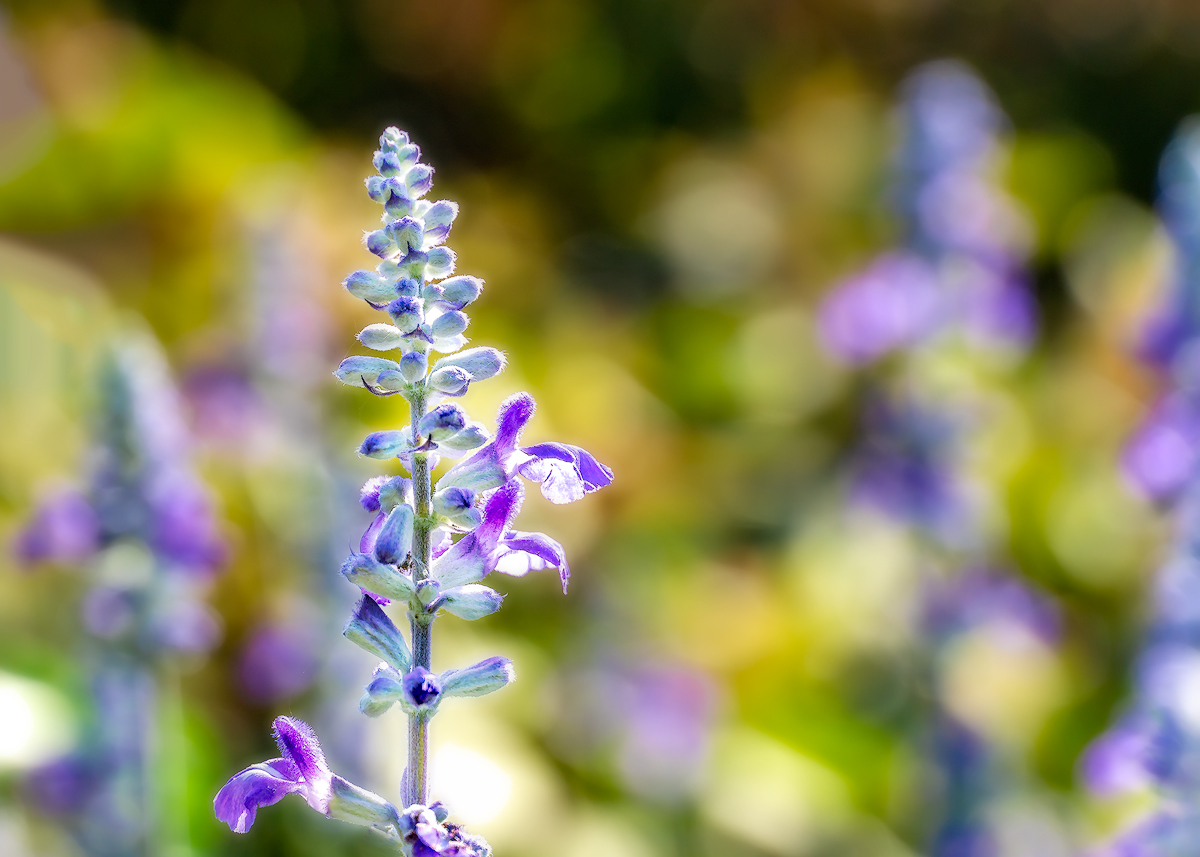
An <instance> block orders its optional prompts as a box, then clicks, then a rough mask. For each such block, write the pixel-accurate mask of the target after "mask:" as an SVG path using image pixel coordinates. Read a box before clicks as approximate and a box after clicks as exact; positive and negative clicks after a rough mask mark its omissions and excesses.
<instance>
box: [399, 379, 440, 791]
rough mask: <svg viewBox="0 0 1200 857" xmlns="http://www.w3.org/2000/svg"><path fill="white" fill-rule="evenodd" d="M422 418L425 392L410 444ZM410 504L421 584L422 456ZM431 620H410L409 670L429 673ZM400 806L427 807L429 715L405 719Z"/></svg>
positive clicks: (426, 549) (425, 505)
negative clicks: (405, 748) (404, 768)
mask: <svg viewBox="0 0 1200 857" xmlns="http://www.w3.org/2000/svg"><path fill="white" fill-rule="evenodd" d="M424 415H425V390H424V388H423V387H422V388H420V392H418V393H416V394H414V395H413V397H412V430H413V441H414V443H415V442H417V437H416V431H417V424H418V423H419V422H420V421H421V417H423V416H424ZM412 481H413V503H414V507H415V508H414V511H415V512H416V526H415V528H414V530H413V546H412V555H413V559H414V560H416V562H415V563H414V564H413V576H414V578H415V579H416V580H423V579H424V578H426V577H427V576H428V575H429V564H430V562H431V561H432V552H431V550H430V512H431V511H432V510H431V498H432V495H433V483H432V479H431V478H430V472H429V459H428V458H427V457H426V455H425V454H424V453H416V454H414V455H413V457H412ZM431 619H432V617H424V616H418V614H415V613H414V614H413V616H412V651H413V666H414V667H424V668H425V669H431V652H430V643H431V640H430V637H431V630H432V629H431V627H430V620H431ZM404 790H405V794H404V804H405V806H412V805H413V804H416V803H419V804H422V805H424V806H428V803H429V800H428V798H429V715H428V714H426V713H420V714H412V715H409V718H408V775H407V776H406V777H405V780H404Z"/></svg>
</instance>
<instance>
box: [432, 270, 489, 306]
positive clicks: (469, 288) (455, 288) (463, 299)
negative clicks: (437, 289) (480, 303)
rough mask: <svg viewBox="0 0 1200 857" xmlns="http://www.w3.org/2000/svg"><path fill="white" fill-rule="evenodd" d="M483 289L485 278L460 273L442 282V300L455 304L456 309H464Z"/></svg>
mask: <svg viewBox="0 0 1200 857" xmlns="http://www.w3.org/2000/svg"><path fill="white" fill-rule="evenodd" d="M482 291H483V280H481V279H479V278H478V277H469V276H466V275H465V274H464V275H460V276H457V277H451V278H450V279H448V280H446V281H445V282H444V283H442V300H444V301H446V302H447V303H449V304H453V305H454V307H455V309H462V308H463V307H465V306H466V305H467V304H469V303H472V302H473V301H475V299H476V298H478V297H479V293H480V292H482Z"/></svg>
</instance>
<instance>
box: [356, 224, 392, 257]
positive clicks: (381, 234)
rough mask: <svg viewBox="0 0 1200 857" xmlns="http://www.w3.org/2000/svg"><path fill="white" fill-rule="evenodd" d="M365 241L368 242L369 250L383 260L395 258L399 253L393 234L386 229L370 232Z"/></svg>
mask: <svg viewBox="0 0 1200 857" xmlns="http://www.w3.org/2000/svg"><path fill="white" fill-rule="evenodd" d="M363 241H365V242H366V244H367V249H368V250H370V251H371V252H372V253H374V254H375V255H376V256H378V257H379V258H381V259H386V258H387V257H389V256H394V255H396V253H397V252H399V248H398V247H397V246H396V242H395V241H394V240H392V236H391V233H389V232H388V231H387V230H386V229H376V230H375V231H374V232H368V233H367V234H366V235H365V236H364V237H363Z"/></svg>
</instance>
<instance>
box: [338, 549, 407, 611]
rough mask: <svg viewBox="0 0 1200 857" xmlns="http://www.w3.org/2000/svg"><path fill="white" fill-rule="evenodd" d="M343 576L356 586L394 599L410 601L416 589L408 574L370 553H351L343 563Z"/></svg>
mask: <svg viewBox="0 0 1200 857" xmlns="http://www.w3.org/2000/svg"><path fill="white" fill-rule="evenodd" d="M342 576H343V577H344V578H346V579H347V580H349V581H350V582H351V583H353V584H354V585H355V586H358V587H361V588H363V589H365V590H367V591H368V592H374V593H376V594H378V595H381V596H383V597H384V598H388V599H391V600H393V601H408V600H409V599H410V598H411V597H412V594H413V592H414V591H415V590H414V589H413V582H412V580H411V578H409V577H408V575H406V574H404V573H403V572H401V571H398V570H397V569H396V568H395V567H394V566H391V565H384V564H383V563H381V562H379V560H377V559H375V557H373V556H372V555H370V554H365V553H354V554H350V556H349V557H347V558H346V561H345V562H343V563H342ZM360 606H361V605H360ZM380 609H382V608H380Z"/></svg>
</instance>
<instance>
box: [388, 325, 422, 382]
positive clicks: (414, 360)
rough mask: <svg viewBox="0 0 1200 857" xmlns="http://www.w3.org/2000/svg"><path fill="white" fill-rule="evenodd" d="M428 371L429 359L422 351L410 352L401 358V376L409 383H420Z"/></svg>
mask: <svg viewBox="0 0 1200 857" xmlns="http://www.w3.org/2000/svg"><path fill="white" fill-rule="evenodd" d="M392 329H393V330H396V329H397V328H392ZM428 370H429V358H428V357H426V356H425V355H424V354H422V353H421V352H420V351H410V352H408V353H407V354H405V355H404V356H403V357H401V358H400V374H401V375H403V376H404V377H405V378H406V379H407V380H409V381H420V380H421V379H422V378H424V377H425V373H426V372H427V371H428Z"/></svg>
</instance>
